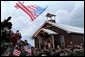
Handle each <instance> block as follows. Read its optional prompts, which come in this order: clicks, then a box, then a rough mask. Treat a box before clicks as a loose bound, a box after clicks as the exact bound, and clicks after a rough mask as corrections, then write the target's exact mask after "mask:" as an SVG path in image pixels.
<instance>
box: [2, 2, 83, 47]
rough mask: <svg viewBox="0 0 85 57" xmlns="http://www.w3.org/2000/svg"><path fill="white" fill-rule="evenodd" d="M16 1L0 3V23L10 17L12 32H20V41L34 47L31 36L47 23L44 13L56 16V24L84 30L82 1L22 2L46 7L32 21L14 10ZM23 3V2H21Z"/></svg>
mask: <svg viewBox="0 0 85 57" xmlns="http://www.w3.org/2000/svg"><path fill="white" fill-rule="evenodd" d="M17 2H18V1H1V21H3V20H4V19H6V18H7V17H9V16H12V19H11V20H10V22H12V24H13V26H12V30H13V31H14V32H16V30H20V33H21V34H22V40H25V39H26V40H27V41H28V42H29V43H30V44H31V45H32V46H34V40H33V39H32V35H33V34H34V33H35V32H36V31H37V30H38V29H39V27H40V26H41V25H42V24H43V23H44V22H45V21H47V18H46V17H45V15H46V13H48V12H49V13H52V14H55V15H57V16H56V18H55V20H56V23H60V24H65V25H69V26H75V27H80V28H83V29H84V1H24V5H26V6H27V5H34V4H35V5H38V6H40V7H46V6H48V7H47V9H46V10H45V11H44V12H43V13H42V14H41V15H39V16H38V17H37V18H36V19H35V20H34V21H31V19H30V17H29V16H28V15H27V14H26V13H24V12H23V11H22V10H21V9H16V8H15V7H14V6H15V3H17ZM21 2H23V1H21Z"/></svg>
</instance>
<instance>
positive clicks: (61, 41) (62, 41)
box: [60, 35, 65, 46]
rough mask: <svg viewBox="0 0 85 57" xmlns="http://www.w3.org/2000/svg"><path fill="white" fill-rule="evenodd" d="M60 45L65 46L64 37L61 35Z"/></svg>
mask: <svg viewBox="0 0 85 57" xmlns="http://www.w3.org/2000/svg"><path fill="white" fill-rule="evenodd" d="M60 45H61V46H64V45H65V40H64V36H63V35H61V36H60Z"/></svg>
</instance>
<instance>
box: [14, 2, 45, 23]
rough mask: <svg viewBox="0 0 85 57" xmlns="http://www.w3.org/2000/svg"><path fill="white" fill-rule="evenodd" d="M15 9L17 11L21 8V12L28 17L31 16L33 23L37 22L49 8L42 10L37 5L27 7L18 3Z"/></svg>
mask: <svg viewBox="0 0 85 57" xmlns="http://www.w3.org/2000/svg"><path fill="white" fill-rule="evenodd" d="M15 7H16V8H17V9H18V8H20V9H21V10H23V11H24V12H25V13H26V14H27V15H29V17H30V18H31V20H32V21H33V20H35V19H36V18H37V17H38V16H39V15H40V14H41V13H42V12H43V11H45V10H46V8H47V7H45V8H41V7H40V6H37V5H31V6H25V5H24V4H23V3H21V2H18V3H16V5H15Z"/></svg>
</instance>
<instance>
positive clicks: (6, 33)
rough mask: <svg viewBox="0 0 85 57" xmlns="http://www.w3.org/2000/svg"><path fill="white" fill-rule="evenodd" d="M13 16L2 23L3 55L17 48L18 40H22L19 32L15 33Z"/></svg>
mask: <svg viewBox="0 0 85 57" xmlns="http://www.w3.org/2000/svg"><path fill="white" fill-rule="evenodd" d="M11 18H12V17H11V16H9V17H8V18H7V19H4V21H2V22H1V55H4V54H5V53H6V52H7V51H8V50H9V49H10V48H11V47H13V46H15V44H16V42H17V40H18V39H21V34H20V33H19V30H17V31H16V33H14V32H13V31H12V30H11V29H12V23H11V22H10V20H11Z"/></svg>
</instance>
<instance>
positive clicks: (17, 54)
mask: <svg viewBox="0 0 85 57" xmlns="http://www.w3.org/2000/svg"><path fill="white" fill-rule="evenodd" d="M20 53H21V51H19V50H18V49H14V51H13V55H14V56H20Z"/></svg>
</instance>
